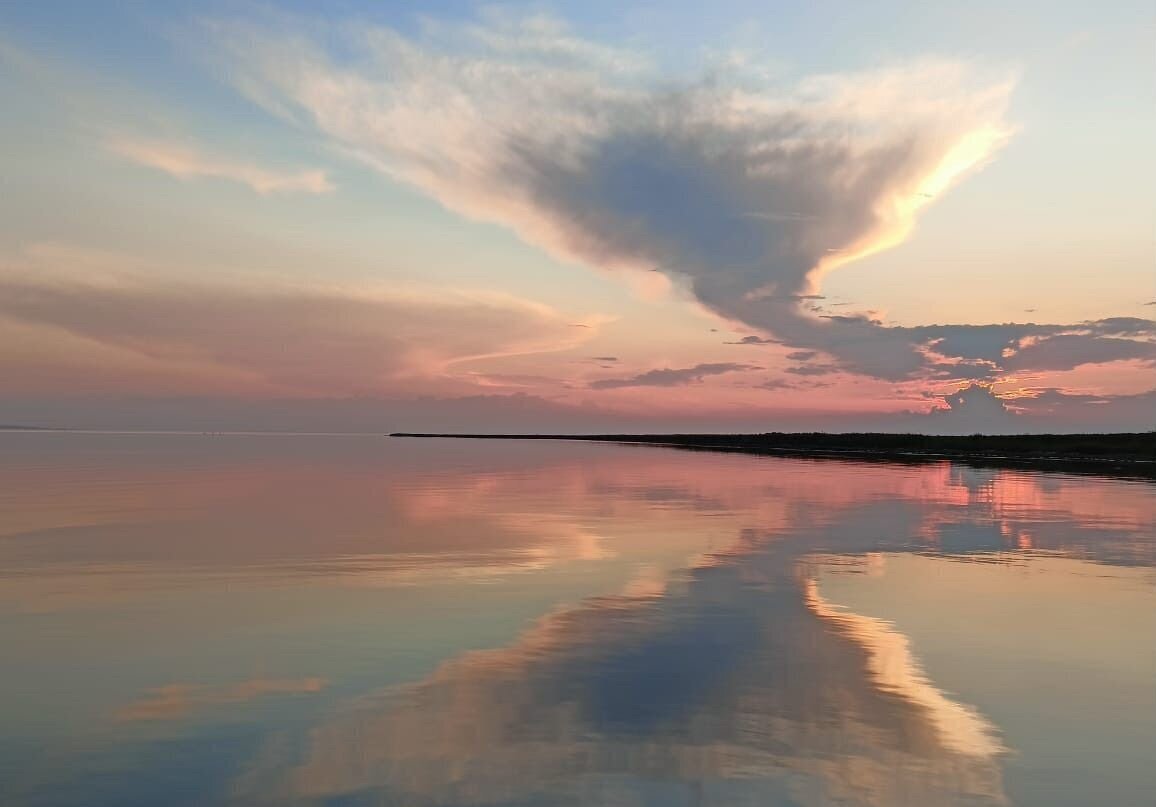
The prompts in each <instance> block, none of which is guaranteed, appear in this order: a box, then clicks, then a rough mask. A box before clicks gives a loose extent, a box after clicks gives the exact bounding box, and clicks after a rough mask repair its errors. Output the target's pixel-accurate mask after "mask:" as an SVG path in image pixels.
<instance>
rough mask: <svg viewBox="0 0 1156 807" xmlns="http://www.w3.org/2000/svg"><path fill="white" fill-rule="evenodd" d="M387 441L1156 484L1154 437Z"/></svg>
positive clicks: (774, 435) (785, 435) (781, 435)
mask: <svg viewBox="0 0 1156 807" xmlns="http://www.w3.org/2000/svg"><path fill="white" fill-rule="evenodd" d="M390 437H442V438H454V439H469V440H581V441H586V442H596V443H624V444H631V445H653V446H664V447H667V448H681V449H687V450H692V451H731V452H737V453H742V454H763V455H768V456H778V457H805V458H814V459H842V460H853V461H859V462H890V463H896V462H898V463H926V462H944V461H951V462H958V463H962V464H965V465H971V466H976V467H989V468H1030V469H1036V470H1042V471H1064V472H1073V473H1092V474H1102V475H1107V476H1127V477H1136V478H1145V479H1156V432H1137V433H1118V434H1015V435H980V434H977V435H970V436H935V435H925V434H881V433H852V434H828V433H825V432H811V433H796V432H769V433H766V434H429V433H415V432H394V433H393V434H391V435H390Z"/></svg>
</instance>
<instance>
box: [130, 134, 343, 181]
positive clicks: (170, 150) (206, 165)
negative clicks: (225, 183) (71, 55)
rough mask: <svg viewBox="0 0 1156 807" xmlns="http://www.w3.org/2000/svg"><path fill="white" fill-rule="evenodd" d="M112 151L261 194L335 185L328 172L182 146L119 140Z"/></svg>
mask: <svg viewBox="0 0 1156 807" xmlns="http://www.w3.org/2000/svg"><path fill="white" fill-rule="evenodd" d="M108 148H109V149H110V150H111V151H113V152H115V153H116V154H119V155H120V156H121V157H124V158H126V159H129V160H132V161H133V162H136V163H139V164H140V165H144V166H147V167H149V168H155V169H157V170H158V171H163V172H165V173H166V174H169V175H170V176H174V177H176V178H177V179H182V180H183V179H195V178H198V177H211V178H215V179H226V180H229V181H230V182H236V183H239V184H241V185H247V186H249V187H250V188H252V189H253V190H254V191H256V192H257V193H259V194H262V195H266V194H271V193H330V192H331V191H333V189H334V186H333V183H332V182H330V181H329V177H328V176H327V175H326V173H325V172H324V171H320V170H303V171H279V170H275V169H272V168H266V167H263V166H259V165H254V164H252V163H248V162H244V161H241V160H235V159H232V158H228V157H221V156H218V155H213V154H208V153H205V152H204V151H201V150H200V149H197V148H195V147H192V146H188V145H185V144H181V143H173V142H167V141H162V140H144V139H137V138H128V137H119V138H114V139H113V140H111V141H110V142H109V143H108Z"/></svg>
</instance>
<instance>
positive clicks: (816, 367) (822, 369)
mask: <svg viewBox="0 0 1156 807" xmlns="http://www.w3.org/2000/svg"><path fill="white" fill-rule="evenodd" d="M783 372H785V373H790V374H791V375H802V376H816V375H831V374H832V373H837V372H839V368H838V367H836V366H835V365H833V364H799V365H796V366H794V367H788V368H787V369H786V370H784V371H783Z"/></svg>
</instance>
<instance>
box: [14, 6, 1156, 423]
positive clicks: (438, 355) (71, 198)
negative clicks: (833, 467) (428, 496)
mask: <svg viewBox="0 0 1156 807" xmlns="http://www.w3.org/2000/svg"><path fill="white" fill-rule="evenodd" d="M1012 6H1014V10H1013V8H1012ZM322 8H323V6H322V4H318V3H313V2H306V0H299V1H298V2H284V3H224V2H208V3H205V2H198V3H193V2H166V3H155V4H149V3H130V2H107V3H91V2H74V3H67V2H56V1H55V0H45V1H43V2H10V3H4V4H3V5H2V6H0V104H2V107H0V108H2V109H3V118H4V124H3V126H2V127H0V424H29V425H46V426H75V427H80V428H172V429H184V428H189V429H204V428H212V429H244V430H249V429H257V430H265V429H268V430H278V429H287V430H311V431H360V430H366V431H377V430H411V431H416V430H432V429H437V430H452V429H460V430H505V431H509V430H518V431H544V430H551V431H566V430H573V431H591V430H624V431H663V430H672V429H678V430H758V431H769V430H796V429H825V430H862V429H880V430H895V429H902V430H917V431H933V432H941V431H962V432H970V431H1044V430H1063V431H1073V430H1075V431H1083V430H1096V431H1104V430H1140V429H1152V428H1156V321H1154V320H1156V157H1154V156H1153V147H1152V144H1153V143H1156V44H1154V43H1156V16H1154V12H1153V8H1152V4H1151V2H1149V0H1138V1H1137V2H1132V1H1131V0H1118V1H1117V2H1112V3H1096V4H1094V3H1088V2H1082V3H1068V2H1046V3H1045V2H1034V1H1025V2H1019V3H1015V4H1010V6H1009V4H1007V3H1001V2H994V1H993V2H988V0H978V1H977V2H969V3H966V4H964V3H914V2H912V3H903V2H871V3H845V2H814V3H773V2H755V0H714V2H710V3H699V2H689V0H686V1H684V0H670V2H661V3H655V2H642V3H630V2H604V0H581V2H578V1H577V0H575V1H574V2H554V3H549V4H537V3H536V4H502V5H493V4H479V3H471V2H457V1H451V0H436V1H435V2H423V3H407V2H368V0H365V2H352V1H348V0H347V1H345V2H332V3H327V4H324V10H322Z"/></svg>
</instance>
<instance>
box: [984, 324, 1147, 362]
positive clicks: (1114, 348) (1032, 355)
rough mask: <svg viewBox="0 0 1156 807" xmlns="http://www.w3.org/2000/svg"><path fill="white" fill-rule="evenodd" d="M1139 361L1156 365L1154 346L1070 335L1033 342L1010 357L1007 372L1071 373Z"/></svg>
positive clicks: (1127, 340)
mask: <svg viewBox="0 0 1156 807" xmlns="http://www.w3.org/2000/svg"><path fill="white" fill-rule="evenodd" d="M1129 359H1140V360H1143V361H1146V362H1148V363H1150V364H1152V363H1156V342H1151V341H1137V340H1133V339H1120V338H1116V337H1106V336H1094V335H1090V334H1080V333H1070V334H1060V335H1058V336H1051V337H1048V338H1046V339H1040V340H1038V341H1033V342H1031V343H1029V344H1027V345H1026V346H1024V347H1021V348H1020V349H1019V350H1017V351H1016V352H1015V353H1014V354H1012V355H1011V356H1010V357H1009V358H1008V359H1007V360H1006V361H1004V362H1003V366H1004V367H1005V368H1006V369H1008V370H1071V369H1073V368H1075V367H1079V366H1081V365H1084V364H1104V363H1107V362H1113V361H1126V360H1129Z"/></svg>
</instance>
